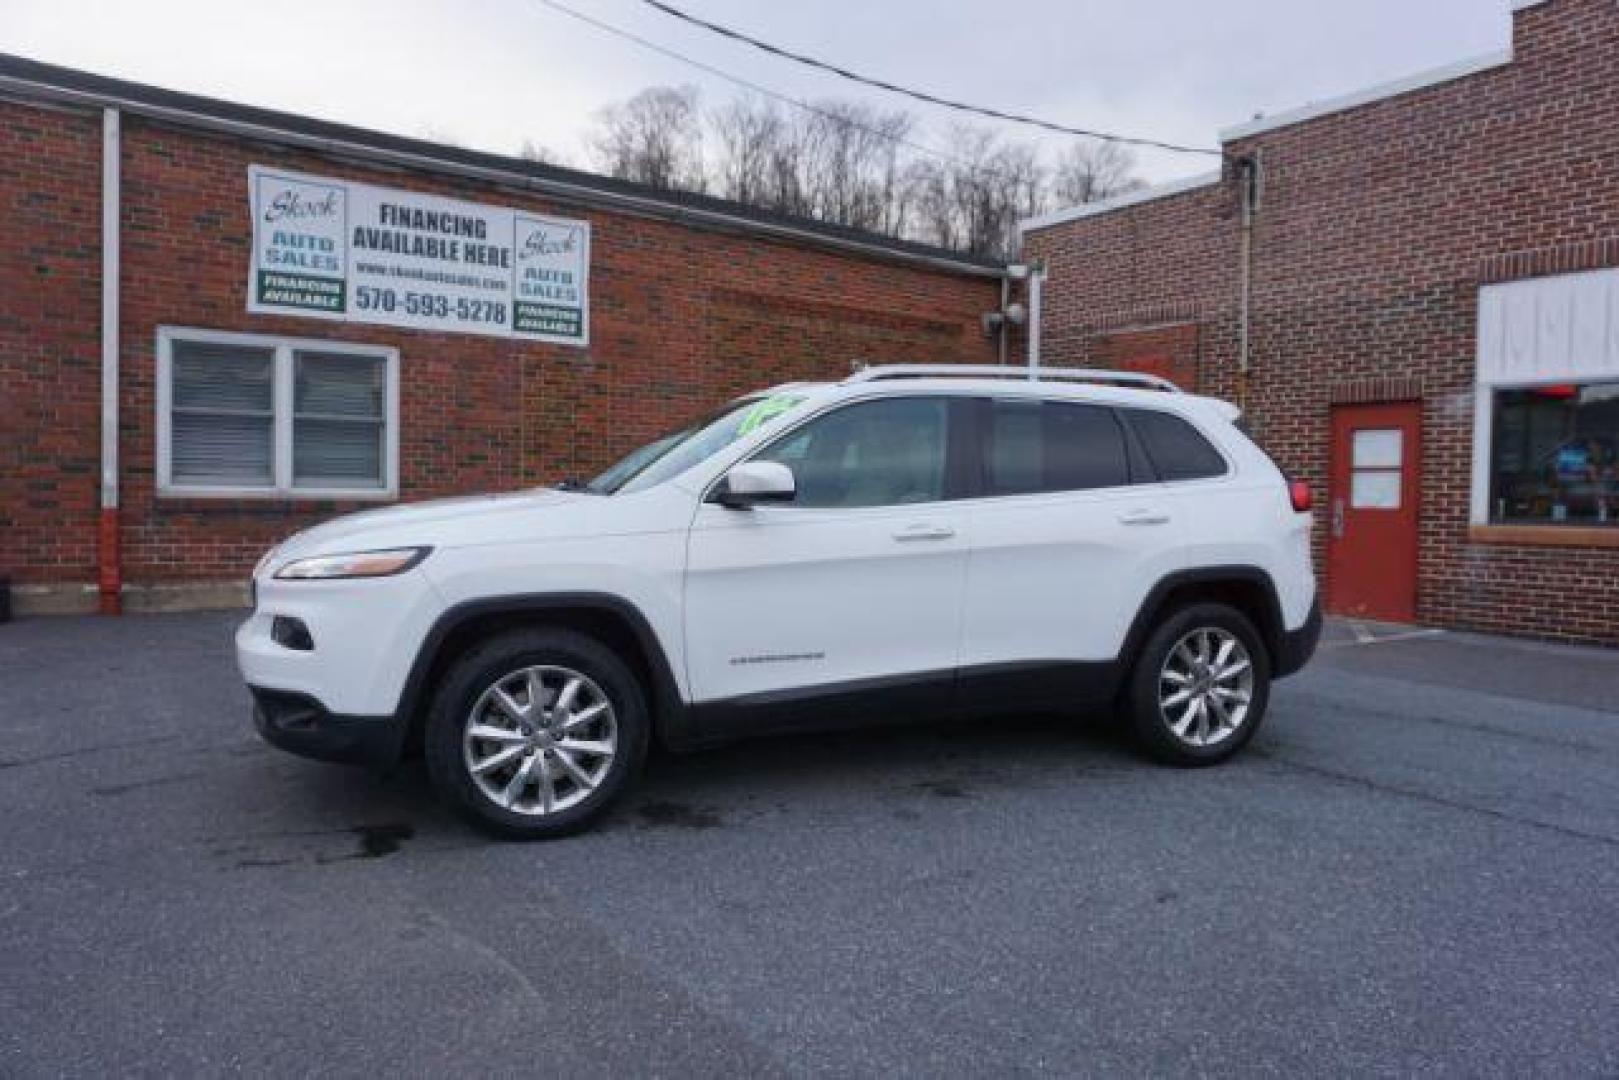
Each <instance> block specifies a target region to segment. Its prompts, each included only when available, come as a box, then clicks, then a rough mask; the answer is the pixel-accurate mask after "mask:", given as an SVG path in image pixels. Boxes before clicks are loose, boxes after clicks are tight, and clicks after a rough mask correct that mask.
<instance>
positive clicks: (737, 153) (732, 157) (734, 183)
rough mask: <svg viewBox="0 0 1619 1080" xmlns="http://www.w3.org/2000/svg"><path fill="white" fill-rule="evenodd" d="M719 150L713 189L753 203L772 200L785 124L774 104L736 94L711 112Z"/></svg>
mask: <svg viewBox="0 0 1619 1080" xmlns="http://www.w3.org/2000/svg"><path fill="white" fill-rule="evenodd" d="M708 126H709V130H710V131H711V132H712V134H713V140H714V144H715V148H716V153H715V156H714V159H713V169H714V190H715V191H716V192H717V193H718V194H720V195H721V196H723V197H725V198H727V199H735V200H736V201H737V202H740V203H747V204H748V205H750V206H769V205H770V204H771V202H772V201H773V191H774V187H775V185H774V182H773V178H772V173H773V171H774V166H775V164H776V162H777V160H778V159H779V158H780V157H781V155H782V145H781V144H782V140H783V137H784V135H785V131H786V129H785V126H784V125H783V124H782V119H781V114H780V113H778V112H777V111H776V108H775V106H774V105H772V104H770V103H769V102H768V101H763V100H761V99H758V98H752V97H743V98H737V99H736V100H734V101H732V102H731V103H730V104H729V105H726V106H725V107H724V108H721V109H716V110H714V111H713V112H712V113H710V114H709V119H708Z"/></svg>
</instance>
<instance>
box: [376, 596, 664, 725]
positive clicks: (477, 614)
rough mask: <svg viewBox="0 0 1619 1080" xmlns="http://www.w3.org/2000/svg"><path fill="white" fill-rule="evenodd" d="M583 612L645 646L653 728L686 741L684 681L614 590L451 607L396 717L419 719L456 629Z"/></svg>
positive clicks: (417, 664)
mask: <svg viewBox="0 0 1619 1080" xmlns="http://www.w3.org/2000/svg"><path fill="white" fill-rule="evenodd" d="M578 614H597V615H605V616H608V617H609V618H612V619H614V620H617V621H618V622H620V623H621V624H622V625H624V626H625V627H627V628H628V630H629V631H630V633H631V634H632V635H633V636H634V638H635V640H636V644H637V645H638V646H639V647H640V650H641V654H642V656H643V657H644V658H645V660H646V666H647V668H648V669H649V674H650V676H651V678H650V683H651V685H649V686H648V687H647V688H646V689H647V695H648V705H649V706H650V707H651V709H652V726H653V731H654V732H655V733H656V734H658V735H659V736H661V737H663V738H664V739H665V740H666V741H668V742H671V743H675V744H680V743H683V742H685V741H687V740H688V739H689V737H690V733H689V732H688V731H687V727H688V723H687V720H688V716H689V713H690V710H688V709H687V708H686V706H685V702H684V699H683V698H682V697H681V695H680V685H679V683H678V682H677V681H676V679H675V675H674V669H673V668H672V667H671V666H670V664H669V657H668V654H667V653H666V652H665V651H664V648H663V642H662V641H660V640H659V638H658V635H657V632H656V631H654V630H653V629H652V624H651V622H649V621H648V619H647V617H646V615H645V614H643V613H642V611H641V609H640V608H639V607H637V606H636V605H635V604H634V603H632V602H630V601H629V600H626V599H624V598H623V597H621V596H616V595H614V594H612V593H600V592H552V593H518V594H513V595H510V596H489V597H480V598H478V599H476V600H464V601H462V602H461V603H459V604H455V605H453V606H451V607H448V608H446V609H445V610H444V611H443V612H441V613H440V614H439V616H438V618H437V619H435V620H434V621H433V625H432V627H430V628H429V629H428V631H427V634H426V636H425V637H423V638H422V643H421V645H420V646H419V647H418V648H417V650H416V658H415V660H413V661H412V662H411V667H410V673H409V675H407V676H406V678H405V685H404V688H403V689H402V690H401V691H400V695H399V705H398V708H397V709H396V710H395V714H394V715H395V716H396V717H398V718H399V719H400V720H401V721H402V722H403V723H404V724H405V725H406V726H407V727H408V726H409V725H412V724H414V723H417V722H418V720H419V717H420V714H421V710H422V707H423V705H424V704H425V702H426V700H427V698H428V695H430V694H431V693H432V687H431V686H430V685H428V682H429V676H430V675H431V674H432V672H433V670H434V668H435V667H436V666H437V665H438V664H439V661H440V659H441V655H440V654H441V652H442V650H443V649H444V647H445V644H446V642H448V641H449V640H450V639H451V637H452V636H453V635H454V634H455V633H456V631H457V630H460V629H462V628H464V627H466V626H467V625H468V624H470V623H472V622H475V621H478V620H481V619H485V618H488V617H490V616H518V617H520V618H522V619H523V620H530V619H532V621H534V622H543V621H545V617H546V616H548V615H552V616H555V615H578Z"/></svg>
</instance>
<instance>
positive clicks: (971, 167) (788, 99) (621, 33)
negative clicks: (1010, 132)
mask: <svg viewBox="0 0 1619 1080" xmlns="http://www.w3.org/2000/svg"><path fill="white" fill-rule="evenodd" d="M539 2H540V3H541V4H544V5H545V6H546V7H548V8H550V9H552V10H553V11H557V12H560V13H561V14H563V15H567V16H568V17H569V18H573V19H577V20H579V21H580V22H582V23H585V24H587V25H589V26H594V27H595V28H596V29H598V30H601V31H604V32H606V33H609V34H612V35H614V36H616V37H621V38H623V39H625V40H626V41H633V42H635V44H637V45H640V46H641V47H642V48H645V49H651V50H652V51H653V52H655V53H658V54H660V55H662V56H667V57H668V58H669V59H671V60H678V61H679V62H680V63H682V64H687V65H689V66H691V67H694V68H696V69H697V70H699V71H704V72H707V73H708V74H710V75H713V76H716V77H717V78H721V79H724V80H726V81H727V82H730V83H734V84H736V85H737V86H740V87H742V88H744V89H746V90H751V91H753V92H754V93H756V94H761V95H763V96H765V97H767V98H771V99H772V100H775V101H779V102H781V103H783V104H784V105H791V106H792V107H793V108H795V109H802V110H804V111H805V112H809V113H814V114H815V115H816V116H819V117H821V118H822V119H825V120H829V121H831V122H832V123H835V124H843V125H844V126H846V127H852V128H854V129H856V130H858V131H863V132H865V133H866V134H868V135H872V136H875V137H876V138H879V139H887V140H888V141H890V142H893V143H896V144H898V145H900V146H904V147H906V148H908V149H910V150H914V151H916V152H917V153H919V154H926V155H928V156H929V157H936V158H939V159H940V160H942V161H948V162H950V163H951V164H953V165H956V166H958V167H960V168H963V169H966V170H968V171H969V172H976V173H985V174H987V175H990V176H995V175H998V172H997V170H995V169H993V168H991V167H988V166H984V165H979V164H976V163H974V162H971V161H968V160H966V159H965V158H961V157H957V156H956V155H954V154H950V153H948V152H946V151H943V150H937V149H935V148H933V147H931V146H926V145H924V144H922V143H919V142H915V141H913V140H911V139H907V138H905V137H904V136H903V135H896V134H895V133H893V132H892V131H884V130H883V129H881V128H877V127H873V126H872V125H870V124H866V123H862V122H861V121H859V120H855V119H853V118H851V117H848V116H841V115H839V114H838V113H835V112H832V111H830V110H828V109H823V108H820V107H819V106H817V105H813V104H811V103H810V102H807V101H803V100H801V99H799V98H795V97H792V96H791V95H788V94H783V93H781V92H779V91H776V90H772V89H770V88H769V87H767V86H761V85H759V84H758V83H756V82H750V81H749V80H747V79H744V78H742V77H741V76H739V75H732V74H731V73H730V72H728V71H723V70H721V69H720V68H717V67H714V66H713V65H712V64H705V63H703V62H702V61H701V60H694V59H692V58H691V57H689V56H687V55H685V54H684V53H679V52H676V51H675V50H673V49H670V48H667V47H665V46H663V45H659V44H658V43H657V42H655V41H649V40H648V39H646V38H644V37H641V36H640V35H639V34H634V33H631V32H630V31H628V30H625V29H623V28H621V27H617V26H614V25H613V24H611V23H607V22H603V21H602V20H600V19H598V18H595V17H594V16H591V15H586V14H585V13H584V12H582V11H576V10H574V9H573V8H571V7H568V6H567V5H566V4H561V3H558V2H557V0H539Z"/></svg>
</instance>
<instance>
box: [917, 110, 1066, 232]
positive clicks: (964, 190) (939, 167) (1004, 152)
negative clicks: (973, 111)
mask: <svg viewBox="0 0 1619 1080" xmlns="http://www.w3.org/2000/svg"><path fill="white" fill-rule="evenodd" d="M950 146H951V156H950V158H949V159H948V160H943V161H940V160H933V159H919V160H917V161H916V162H914V163H913V164H912V165H911V168H910V173H909V180H910V185H909V186H910V199H911V203H912V206H913V207H914V209H915V212H916V223H915V232H916V235H917V237H918V239H922V240H925V241H927V242H928V243H932V244H937V245H938V246H940V247H949V248H956V249H958V250H962V251H970V252H973V253H974V254H979V255H1009V254H1011V253H1012V250H1013V249H1014V247H1015V246H1016V243H1017V223H1018V221H1019V220H1020V219H1021V218H1025V217H1030V216H1032V215H1034V214H1037V213H1039V212H1040V210H1041V209H1043V207H1044V205H1045V180H1046V173H1045V169H1044V168H1042V167H1041V165H1040V161H1039V155H1038V152H1037V151H1036V150H1035V148H1034V147H1033V146H1030V145H1027V144H1022V143H1003V142H1001V141H1000V140H999V139H997V138H996V137H995V136H994V134H992V133H991V132H988V131H985V130H983V129H981V128H972V127H956V128H954V129H952V132H951V137H950Z"/></svg>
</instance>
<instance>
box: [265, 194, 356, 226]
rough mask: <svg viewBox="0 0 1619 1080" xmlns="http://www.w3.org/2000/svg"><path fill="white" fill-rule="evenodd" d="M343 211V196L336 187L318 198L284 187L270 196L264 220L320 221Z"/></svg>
mask: <svg viewBox="0 0 1619 1080" xmlns="http://www.w3.org/2000/svg"><path fill="white" fill-rule="evenodd" d="M342 211H343V205H342V202H341V198H340V195H339V193H338V192H337V191H336V190H335V189H334V190H329V191H327V192H326V194H324V195H322V196H321V197H320V198H318V199H306V198H304V197H303V196H302V195H300V194H299V193H298V192H297V191H296V190H294V189H293V188H284V189H282V190H281V191H278V192H276V193H275V194H274V195H273V196H271V197H270V201H269V205H267V206H266V207H265V208H264V220H265V221H269V222H276V221H320V220H324V219H328V218H335V217H337V216H338V214H340V213H342Z"/></svg>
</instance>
